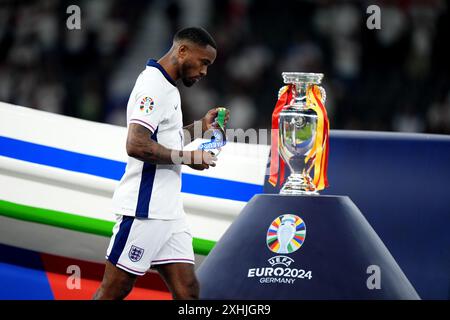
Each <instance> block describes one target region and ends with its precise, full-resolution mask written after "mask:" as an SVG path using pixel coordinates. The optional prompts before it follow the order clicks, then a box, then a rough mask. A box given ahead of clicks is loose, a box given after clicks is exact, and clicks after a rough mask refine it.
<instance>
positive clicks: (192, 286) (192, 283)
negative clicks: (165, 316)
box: [173, 278, 200, 300]
mask: <svg viewBox="0 0 450 320" xmlns="http://www.w3.org/2000/svg"><path fill="white" fill-rule="evenodd" d="M199 293H200V286H199V283H198V281H197V279H195V278H194V279H190V280H189V281H185V282H183V284H182V285H180V286H178V287H177V288H175V290H174V292H173V298H174V299H176V300H191V299H193V300H197V299H198V298H199Z"/></svg>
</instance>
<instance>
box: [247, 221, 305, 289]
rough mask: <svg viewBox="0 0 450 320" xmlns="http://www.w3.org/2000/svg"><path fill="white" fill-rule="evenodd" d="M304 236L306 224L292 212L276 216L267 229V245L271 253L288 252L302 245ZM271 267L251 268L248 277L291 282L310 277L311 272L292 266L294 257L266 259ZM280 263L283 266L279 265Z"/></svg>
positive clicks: (279, 256)
mask: <svg viewBox="0 0 450 320" xmlns="http://www.w3.org/2000/svg"><path fill="white" fill-rule="evenodd" d="M305 237H306V225H305V222H304V221H303V219H302V218H300V217H299V216H296V215H293V214H284V215H281V216H279V217H277V218H276V219H275V220H273V222H272V223H271V224H270V226H269V229H268V230H267V236H266V243H267V247H268V248H269V250H270V251H272V252H273V253H278V254H290V253H293V252H295V251H297V250H298V249H300V247H301V246H302V245H303V242H304V241H305ZM268 262H269V263H270V265H271V267H259V268H251V269H249V270H248V274H247V277H248V278H253V277H256V278H259V282H260V283H288V284H293V283H294V281H296V280H297V279H298V278H301V279H311V278H312V272H311V271H306V270H303V269H297V268H292V267H290V265H291V264H292V263H293V262H294V259H292V258H290V257H288V256H285V255H278V256H275V257H271V258H270V259H268ZM280 265H282V266H283V267H281V266H280Z"/></svg>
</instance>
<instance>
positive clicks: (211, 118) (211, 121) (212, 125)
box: [202, 108, 230, 132]
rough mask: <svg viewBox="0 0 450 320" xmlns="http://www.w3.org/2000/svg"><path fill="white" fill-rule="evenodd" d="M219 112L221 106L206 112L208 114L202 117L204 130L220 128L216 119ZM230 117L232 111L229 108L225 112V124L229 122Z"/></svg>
mask: <svg viewBox="0 0 450 320" xmlns="http://www.w3.org/2000/svg"><path fill="white" fill-rule="evenodd" d="M218 112H219V108H213V109H211V110H209V111H208V112H207V113H206V115H205V116H204V117H203V119H202V127H203V132H205V131H207V130H210V129H217V128H219V124H218V123H217V121H216V118H217V115H218ZM229 119H230V111H229V110H228V109H227V110H226V114H225V119H224V122H223V125H224V126H225V125H226V124H227V122H228V120H229Z"/></svg>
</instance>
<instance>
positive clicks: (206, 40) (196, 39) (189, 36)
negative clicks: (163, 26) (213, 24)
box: [173, 27, 217, 50]
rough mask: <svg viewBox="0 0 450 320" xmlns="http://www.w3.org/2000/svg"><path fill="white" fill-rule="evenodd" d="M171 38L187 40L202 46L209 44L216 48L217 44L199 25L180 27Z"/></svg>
mask: <svg viewBox="0 0 450 320" xmlns="http://www.w3.org/2000/svg"><path fill="white" fill-rule="evenodd" d="M173 40H174V41H177V40H188V41H191V42H193V43H195V44H198V45H200V46H202V47H206V46H207V45H210V46H211V47H213V48H214V49H216V50H217V44H216V42H215V41H214V39H213V37H211V35H210V34H209V33H208V31H206V30H205V29H203V28H199V27H190V28H184V29H181V30H180V31H178V32H177V33H176V34H175V36H174V37H173Z"/></svg>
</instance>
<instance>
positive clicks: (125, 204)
mask: <svg viewBox="0 0 450 320" xmlns="http://www.w3.org/2000/svg"><path fill="white" fill-rule="evenodd" d="M130 123H136V124H139V125H142V126H144V127H146V128H147V129H149V130H150V131H151V132H152V135H151V139H153V140H155V141H157V142H158V143H159V144H161V145H163V146H164V147H166V148H169V149H175V150H182V149H183V145H184V142H183V139H184V137H183V115H182V112H181V99H180V93H179V91H178V89H177V87H176V84H175V82H174V81H173V80H172V78H171V77H170V76H169V75H168V74H167V72H166V71H165V70H164V69H163V68H162V66H161V65H160V64H159V63H157V62H156V61H155V60H152V59H151V60H149V61H148V63H147V67H146V69H145V70H144V71H143V72H142V73H141V74H140V75H139V77H138V78H137V80H136V84H135V85H134V88H133V91H132V92H131V95H130V98H129V100H128V105H127V127H128V126H129V124H130ZM112 202H113V213H115V214H121V215H126V216H135V217H141V218H154V219H163V220H172V219H178V218H181V217H183V216H184V214H185V213H184V210H183V202H182V198H181V165H160V164H151V163H147V162H143V161H140V160H138V159H136V158H132V157H128V161H127V166H126V169H125V174H124V175H123V176H122V179H121V180H120V182H119V185H118V186H117V188H116V190H115V192H114V196H113V201H112Z"/></svg>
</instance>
